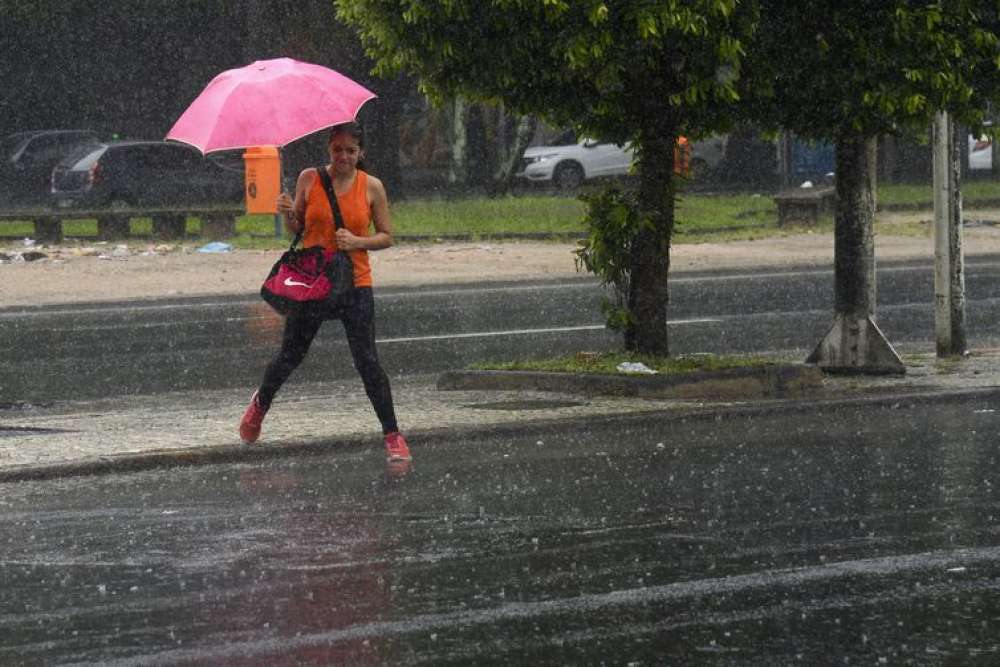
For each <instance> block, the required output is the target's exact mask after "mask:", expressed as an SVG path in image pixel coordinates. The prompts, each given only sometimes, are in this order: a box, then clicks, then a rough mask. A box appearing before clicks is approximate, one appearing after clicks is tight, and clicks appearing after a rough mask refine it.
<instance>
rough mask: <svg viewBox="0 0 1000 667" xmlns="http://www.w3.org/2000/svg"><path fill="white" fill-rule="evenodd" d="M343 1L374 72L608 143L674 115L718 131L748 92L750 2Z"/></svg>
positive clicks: (691, 125)
mask: <svg viewBox="0 0 1000 667" xmlns="http://www.w3.org/2000/svg"><path fill="white" fill-rule="evenodd" d="M336 4H337V8H338V15H339V16H340V18H341V19H342V20H344V21H346V22H347V23H349V24H351V25H353V26H355V27H356V28H357V29H358V30H359V33H360V35H361V39H362V43H363V44H364V45H365V47H366V49H367V51H368V53H369V55H370V56H372V57H373V58H374V59H375V62H376V71H378V72H379V73H381V74H384V75H390V74H395V73H398V72H408V73H413V74H416V75H417V77H418V78H419V82H420V86H421V88H422V90H423V91H424V92H426V93H427V94H428V95H429V96H431V98H432V99H436V100H443V99H448V98H450V97H452V96H455V95H461V96H463V97H466V98H469V99H473V100H479V101H491V102H492V101H501V100H502V101H503V103H504V105H505V106H506V107H507V108H508V109H511V110H513V111H515V112H517V113H520V114H532V115H538V116H540V117H543V118H545V119H547V120H549V121H550V122H552V123H553V124H556V125H560V126H569V125H572V126H576V127H577V128H579V129H581V130H583V131H585V132H586V133H588V134H590V135H592V136H599V137H601V138H604V139H609V140H615V141H625V140H629V139H633V140H634V139H636V138H638V137H637V134H638V130H639V127H640V125H641V123H640V120H641V119H642V118H647V119H648V118H649V117H651V116H664V115H667V114H669V115H671V116H673V117H675V118H676V119H677V120H678V121H679V122H680V123H681V124H682V126H681V127H680V128H679V129H680V130H681V131H682V132H684V133H686V134H688V135H691V136H696V135H698V134H700V133H703V132H709V131H713V130H720V129H723V128H722V127H721V126H723V125H725V123H724V122H723V119H724V117H725V113H723V112H724V111H726V110H731V109H730V108H729V107H728V106H727V105H730V104H731V103H732V102H734V101H735V100H737V99H739V98H740V97H741V95H744V94H745V93H746V91H744V90H740V89H739V88H738V85H739V76H738V74H739V72H740V67H741V59H742V57H743V56H744V51H745V44H746V42H747V40H748V38H749V36H750V35H751V34H752V31H753V26H754V20H755V12H754V9H753V3H751V2H739V1H738V0H697V1H694V2H692V1H691V0H667V1H664V2H656V3H650V2H646V1H644V0H633V1H631V2H614V3H611V2H604V1H601V0H577V1H574V2H562V1H556V0H494V1H493V2H482V1H481V0H409V1H408V2H406V3H398V2H392V1H389V0H338V1H337V3H336ZM671 108H673V109H671ZM679 110H682V111H683V113H675V112H677V111H679Z"/></svg>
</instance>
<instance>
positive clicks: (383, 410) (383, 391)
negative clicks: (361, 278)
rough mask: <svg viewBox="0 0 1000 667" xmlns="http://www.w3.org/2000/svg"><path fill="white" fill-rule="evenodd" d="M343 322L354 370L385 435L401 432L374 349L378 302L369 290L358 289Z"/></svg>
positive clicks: (383, 372) (366, 288) (390, 390)
mask: <svg viewBox="0 0 1000 667" xmlns="http://www.w3.org/2000/svg"><path fill="white" fill-rule="evenodd" d="M341 320H342V321H343V323H344V331H345V333H346V334H347V344H348V345H349V346H350V348H351V356H352V357H353V358H354V367H355V368H356V369H357V371H358V374H359V375H361V381H362V382H364V385H365V392H366V393H367V394H368V400H370V401H371V402H372V407H373V408H375V414H376V415H377V416H378V420H379V421H380V422H381V423H382V432H383V433H392V432H394V431H397V430H399V429H398V427H397V425H396V411H395V408H394V407H393V404H392V389H391V388H390V387H389V376H388V375H386V373H385V370H383V369H382V364H381V363H379V359H378V351H377V350H376V349H375V298H374V297H373V296H372V290H371V288H370V287H359V288H357V289H355V290H354V293H353V294H352V298H351V303H350V304H349V305H348V306H347V307H346V308H344V314H343V317H342V318H341Z"/></svg>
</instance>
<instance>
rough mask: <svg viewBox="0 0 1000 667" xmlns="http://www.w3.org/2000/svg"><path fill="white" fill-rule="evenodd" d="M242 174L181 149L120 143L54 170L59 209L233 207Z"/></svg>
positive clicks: (83, 153) (78, 154) (84, 152)
mask: <svg viewBox="0 0 1000 667" xmlns="http://www.w3.org/2000/svg"><path fill="white" fill-rule="evenodd" d="M243 187H244V176H243V170H242V169H237V168H236V167H235V165H227V164H224V163H222V162H220V161H217V160H215V159H213V158H211V157H204V156H202V154H201V153H199V152H198V151H197V150H195V149H193V148H191V147H189V146H185V145H183V144H174V143H167V142H164V141H117V142H111V143H106V144H100V145H99V146H96V147H90V148H86V149H80V150H77V151H75V152H73V153H71V154H69V155H68V156H67V157H66V158H65V159H63V160H62V161H61V162H60V163H59V164H58V165H56V167H55V169H53V170H52V196H53V197H54V198H55V202H56V204H57V205H58V206H60V207H68V206H73V207H77V208H125V207H165V208H170V207H178V206H192V205H211V204H234V203H238V202H239V201H241V200H242V198H243Z"/></svg>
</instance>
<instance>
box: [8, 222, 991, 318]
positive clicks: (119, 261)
mask: <svg viewBox="0 0 1000 667" xmlns="http://www.w3.org/2000/svg"><path fill="white" fill-rule="evenodd" d="M914 215H915V216H916V219H921V218H923V219H926V218H927V217H928V216H929V215H930V214H928V213H922V214H911V215H910V216H909V217H910V218H911V219H912V218H913V217H914ZM966 217H967V220H975V221H982V220H985V221H987V222H986V223H985V224H984V223H982V222H973V223H972V224H967V226H966V229H965V233H964V234H965V235H964V244H965V253H966V255H967V256H969V257H972V256H975V255H977V254H990V253H1000V225H996V224H992V223H991V222H990V221H995V220H1000V211H976V212H973V213H972V214H968V215H967V216H966ZM902 219H903V218H900V220H902ZM198 247H199V245H198V244H188V245H165V244H161V245H156V244H149V243H145V242H136V241H131V242H128V243H127V244H126V243H108V244H94V245H91V246H80V245H63V246H53V247H39V246H37V245H36V246H28V245H25V244H24V243H23V242H21V243H10V244H7V245H6V246H5V247H4V246H0V306H28V305H47V304H58V303H81V302H92V301H105V300H121V299H134V298H156V297H168V296H195V295H216V294H237V293H256V291H257V290H258V289H259V287H260V283H261V281H262V280H263V278H264V276H265V275H266V273H267V271H268V269H269V268H270V267H271V265H272V264H273V263H274V261H275V260H276V259H277V257H278V256H279V255H280V252H278V251H256V250H238V251H232V252H228V253H222V254H208V253H202V252H198V251H197V248H198ZM574 248H575V244H574V243H555V242H482V243H434V244H431V243H421V244H417V243H398V244H397V245H396V246H394V247H392V248H389V249H387V250H382V251H379V252H376V253H372V268H373V272H374V275H375V284H376V286H379V285H383V286H397V285H433V284H442V283H468V282H480V281H484V280H528V279H536V278H564V277H571V276H577V275H579V274H578V273H577V270H576V266H575V263H574V255H573V250H574ZM35 252H40V253H44V255H45V256H44V258H40V259H36V260H34V261H25V258H30V257H31V256H32V253H35ZM876 255H877V258H878V259H879V260H891V259H911V258H927V259H928V262H930V261H932V258H933V240H932V238H931V237H930V236H929V235H928V236H926V237H913V236H896V235H892V234H887V233H885V232H882V233H880V235H879V236H878V237H877V239H876ZM832 263H833V237H832V235H831V234H801V235H795V236H787V237H780V238H771V239H766V240H759V241H734V242H728V243H706V244H684V245H677V246H675V247H674V248H673V250H672V254H671V271H672V272H685V271H697V270H705V269H718V268H747V267H757V266H796V265H819V266H830V265H832Z"/></svg>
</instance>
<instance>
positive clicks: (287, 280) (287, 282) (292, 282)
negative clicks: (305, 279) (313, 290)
mask: <svg viewBox="0 0 1000 667" xmlns="http://www.w3.org/2000/svg"><path fill="white" fill-rule="evenodd" d="M285 286H286V287H295V286H298V287H312V285H310V284H309V283H300V282H299V281H298V280H292V279H291V278H285Z"/></svg>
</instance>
